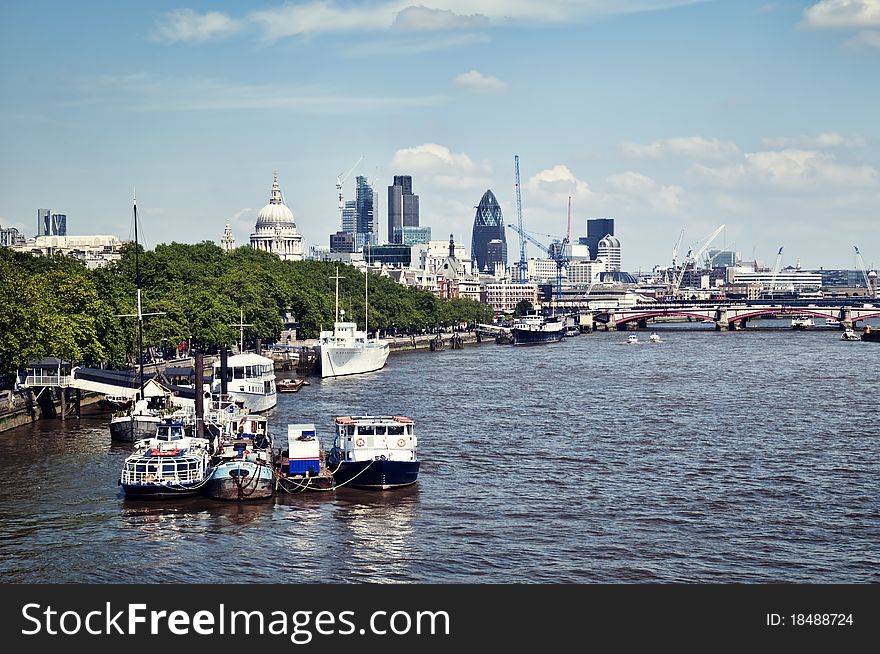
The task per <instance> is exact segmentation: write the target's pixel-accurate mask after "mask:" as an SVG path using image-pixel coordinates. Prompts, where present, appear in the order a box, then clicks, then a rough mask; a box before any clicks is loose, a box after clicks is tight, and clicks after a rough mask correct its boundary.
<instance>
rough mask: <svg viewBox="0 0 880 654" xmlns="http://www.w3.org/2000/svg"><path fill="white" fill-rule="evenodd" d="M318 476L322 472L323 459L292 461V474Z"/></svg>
mask: <svg viewBox="0 0 880 654" xmlns="http://www.w3.org/2000/svg"><path fill="white" fill-rule="evenodd" d="M307 472H308V473H311V474H313V475H317V474H318V473H319V472H321V459H291V460H290V474H292V475H304V474H306V473H307Z"/></svg>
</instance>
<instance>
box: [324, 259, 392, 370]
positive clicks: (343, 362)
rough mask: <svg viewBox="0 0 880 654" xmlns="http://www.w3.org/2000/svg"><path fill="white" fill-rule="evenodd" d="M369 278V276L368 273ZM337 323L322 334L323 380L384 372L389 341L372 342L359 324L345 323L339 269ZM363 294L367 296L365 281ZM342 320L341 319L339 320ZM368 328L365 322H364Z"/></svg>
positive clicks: (337, 280) (374, 340)
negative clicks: (341, 307)
mask: <svg viewBox="0 0 880 654" xmlns="http://www.w3.org/2000/svg"><path fill="white" fill-rule="evenodd" d="M365 274H366V275H369V273H365ZM335 279H336V320H335V322H334V323H333V331H322V332H321V334H320V339H319V344H318V350H319V352H320V356H321V377H342V376H344V375H357V374H360V373H364V372H372V371H374V370H381V369H382V368H384V367H385V362H386V361H387V360H388V352H389V351H390V349H389V346H388V342H387V341H381V340H379V339H371V338H369V335H368V333H367V331H366V330H364V331H360V330H358V328H357V324H356V323H353V322H345V311H340V309H339V280H340V279H341V277H340V276H339V269H338V268H337V269H336V277H335ZM364 289H365V290H364V292H365V294H366V293H367V289H366V282H365V283H364ZM340 317H341V318H342V319H341V320H340ZM364 323H365V326H366V320H364Z"/></svg>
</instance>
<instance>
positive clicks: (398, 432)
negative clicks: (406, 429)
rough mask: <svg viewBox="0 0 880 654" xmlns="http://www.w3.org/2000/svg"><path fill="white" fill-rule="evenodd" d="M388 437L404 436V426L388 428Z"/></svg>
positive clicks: (390, 426)
mask: <svg viewBox="0 0 880 654" xmlns="http://www.w3.org/2000/svg"><path fill="white" fill-rule="evenodd" d="M388 435H389V436H402V435H403V425H389V426H388Z"/></svg>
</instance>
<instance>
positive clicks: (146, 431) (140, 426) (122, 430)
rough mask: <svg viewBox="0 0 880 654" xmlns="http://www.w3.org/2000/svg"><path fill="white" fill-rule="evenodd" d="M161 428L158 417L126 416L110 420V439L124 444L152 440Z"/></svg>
mask: <svg viewBox="0 0 880 654" xmlns="http://www.w3.org/2000/svg"><path fill="white" fill-rule="evenodd" d="M158 426H159V418H158V416H143V415H135V416H126V417H124V418H113V419H112V420H110V439H111V440H114V441H120V442H123V443H134V442H136V441H140V440H144V439H147V438H152V437H153V436H155V435H156V427H158Z"/></svg>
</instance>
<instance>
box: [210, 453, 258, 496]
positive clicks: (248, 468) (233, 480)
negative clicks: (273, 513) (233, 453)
mask: <svg viewBox="0 0 880 654" xmlns="http://www.w3.org/2000/svg"><path fill="white" fill-rule="evenodd" d="M274 492H275V475H274V474H273V472H272V468H271V466H268V465H257V464H256V463H252V462H250V461H231V462H228V463H221V464H220V465H219V466H217V467H216V468H215V469H214V472H213V473H212V474H211V477H210V479H208V483H206V484H205V489H204V493H205V495H207V496H208V497H210V498H212V499H215V500H229V501H232V502H244V501H248V500H260V499H265V498H267V497H272V494H273V493H274Z"/></svg>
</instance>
